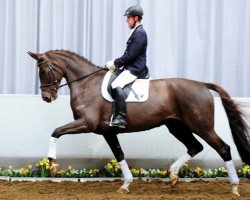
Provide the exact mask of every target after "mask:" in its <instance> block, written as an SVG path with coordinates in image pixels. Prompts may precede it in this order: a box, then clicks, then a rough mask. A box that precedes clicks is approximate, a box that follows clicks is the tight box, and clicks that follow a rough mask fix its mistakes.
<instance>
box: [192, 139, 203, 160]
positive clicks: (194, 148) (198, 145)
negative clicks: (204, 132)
mask: <svg viewBox="0 0 250 200" xmlns="http://www.w3.org/2000/svg"><path fill="white" fill-rule="evenodd" d="M202 150H203V146H202V144H201V143H199V142H197V143H196V144H195V145H194V146H192V148H189V149H188V154H189V155H190V156H191V157H194V156H195V155H196V154H198V153H200V152H201V151H202Z"/></svg>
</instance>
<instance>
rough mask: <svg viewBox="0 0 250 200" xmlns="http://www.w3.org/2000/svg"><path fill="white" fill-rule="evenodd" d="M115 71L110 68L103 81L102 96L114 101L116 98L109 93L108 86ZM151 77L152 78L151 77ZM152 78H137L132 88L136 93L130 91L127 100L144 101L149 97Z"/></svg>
mask: <svg viewBox="0 0 250 200" xmlns="http://www.w3.org/2000/svg"><path fill="white" fill-rule="evenodd" d="M112 73H113V70H109V71H108V72H107V73H106V75H105V77H104V79H103V82H102V96H103V97H104V99H106V100H108V101H110V102H113V101H114V99H113V98H112V97H111V96H110V94H109V93H108V90H107V87H108V83H109V79H110V77H111V75H112ZM150 79H151V78H150ZM150 79H136V80H135V82H134V83H133V84H132V89H133V91H134V92H135V93H136V95H135V94H134V92H132V91H130V92H129V95H128V97H127V99H126V102H144V101H146V100H147V99H148V90H149V81H150Z"/></svg>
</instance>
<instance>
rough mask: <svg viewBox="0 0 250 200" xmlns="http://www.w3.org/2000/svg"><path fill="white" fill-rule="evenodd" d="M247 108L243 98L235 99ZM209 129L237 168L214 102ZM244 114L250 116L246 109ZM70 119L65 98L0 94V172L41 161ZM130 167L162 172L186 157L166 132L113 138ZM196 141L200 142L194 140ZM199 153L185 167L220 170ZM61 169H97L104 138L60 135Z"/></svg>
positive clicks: (209, 155)
mask: <svg viewBox="0 0 250 200" xmlns="http://www.w3.org/2000/svg"><path fill="white" fill-rule="evenodd" d="M235 99H236V100H237V101H239V102H242V103H244V104H246V105H247V104H249V103H250V99H249V98H235ZM215 106H216V108H215V129H216V131H217V133H218V134H219V136H220V137H221V138H222V139H223V140H224V141H225V142H226V143H228V144H229V145H230V146H231V152H232V157H233V160H234V161H235V162H236V165H237V166H240V165H241V164H242V163H241V161H240V158H239V155H238V152H237V150H236V147H235V145H234V142H233V140H232V135H231V132H230V129H229V125H228V120H227V118H226V115H225V112H224V108H223V107H222V105H221V102H220V98H218V97H215ZM244 111H245V112H247V113H248V114H249V116H250V109H249V107H248V108H247V107H245V108H244ZM72 120H73V116H72V112H71V109H70V104H69V96H67V95H65V96H63V95H62V96H59V98H58V99H57V100H56V101H55V102H53V103H50V104H48V103H45V102H44V101H43V100H42V99H41V96H40V95H0V136H1V139H0V167H8V166H9V165H12V166H13V168H20V167H27V165H28V164H33V165H35V163H36V162H37V161H38V160H40V159H41V158H43V157H46V156H47V150H48V141H49V138H50V135H51V133H52V132H53V130H54V129H55V128H56V127H58V126H61V125H64V124H66V123H68V122H70V121H72ZM118 138H119V140H120V143H121V146H122V148H123V151H124V153H125V157H126V159H127V161H128V163H129V165H130V166H132V167H136V168H140V167H143V168H146V169H149V168H166V167H167V166H169V165H170V164H171V163H172V162H173V161H174V160H175V159H177V158H178V157H179V156H181V155H182V154H183V153H185V152H186V148H185V147H184V145H183V144H182V143H180V142H179V141H178V140H177V139H176V138H175V137H173V136H172V135H171V134H170V133H169V132H168V130H167V128H166V127H164V126H162V127H159V128H155V129H152V130H149V131H145V132H139V133H130V134H120V135H119V136H118ZM198 139H199V138H198ZM199 140H200V139H199ZM200 141H201V142H202V144H203V146H204V150H203V151H202V152H201V153H200V154H198V155H197V156H195V157H194V158H193V159H192V161H190V165H191V166H193V167H195V166H201V167H204V168H206V169H207V168H214V167H218V166H224V163H223V161H222V159H221V158H220V157H219V155H218V154H217V152H215V150H213V149H212V148H211V147H210V146H208V145H207V144H206V143H205V142H204V141H203V140H200ZM57 157H58V162H59V163H60V165H61V168H63V169H66V168H67V166H69V165H72V166H73V168H75V169H82V168H90V167H101V166H103V165H104V164H105V163H106V162H107V161H108V160H109V159H111V158H114V156H113V154H112V152H111V150H110V149H109V146H108V145H107V144H106V142H105V140H104V138H103V137H102V136H100V135H96V134H93V133H88V134H79V135H66V136H62V137H61V138H60V139H59V142H58V148H57Z"/></svg>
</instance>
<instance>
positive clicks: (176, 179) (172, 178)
mask: <svg viewBox="0 0 250 200" xmlns="http://www.w3.org/2000/svg"><path fill="white" fill-rule="evenodd" d="M170 181H171V187H172V188H173V187H174V186H175V185H176V184H177V183H178V182H179V176H177V175H176V174H174V173H171V174H170Z"/></svg>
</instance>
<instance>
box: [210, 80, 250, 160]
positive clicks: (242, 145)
mask: <svg viewBox="0 0 250 200" xmlns="http://www.w3.org/2000/svg"><path fill="white" fill-rule="evenodd" d="M205 86H206V87H207V88H208V89H211V90H214V91H216V92H217V93H218V94H219V95H220V97H221V101H222V105H223V106H224V109H225V111H226V114H227V117H228V120H229V126H230V128H231V131H232V135H233V139H234V143H235V145H236V147H237V149H238V152H239V154H240V157H241V160H242V161H243V162H244V163H246V164H248V165H249V164H250V135H248V131H249V127H248V125H247V123H246V121H245V120H244V115H245V114H244V113H242V111H241V110H240V108H239V105H238V104H237V103H236V102H235V101H234V100H233V99H231V97H230V96H229V94H228V93H227V92H226V91H225V90H224V89H223V88H222V87H220V86H218V85H215V84H212V83H205Z"/></svg>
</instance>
